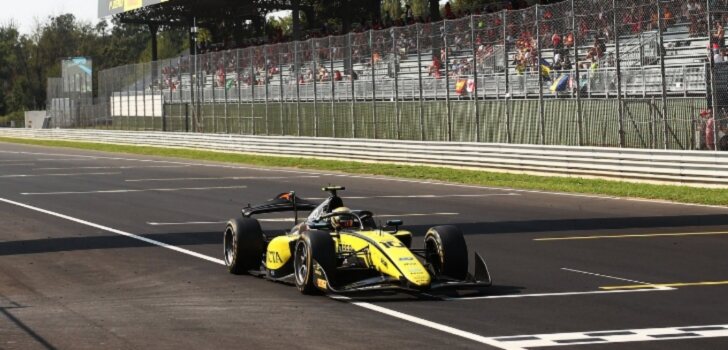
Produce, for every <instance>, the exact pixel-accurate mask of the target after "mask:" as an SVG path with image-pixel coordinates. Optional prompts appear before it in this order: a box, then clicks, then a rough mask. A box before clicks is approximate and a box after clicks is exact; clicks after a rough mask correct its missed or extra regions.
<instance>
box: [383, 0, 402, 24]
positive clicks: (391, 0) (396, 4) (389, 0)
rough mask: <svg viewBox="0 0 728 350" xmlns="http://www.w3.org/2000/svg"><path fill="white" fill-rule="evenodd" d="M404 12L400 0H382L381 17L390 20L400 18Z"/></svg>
mask: <svg viewBox="0 0 728 350" xmlns="http://www.w3.org/2000/svg"><path fill="white" fill-rule="evenodd" d="M403 14H404V10H403V9H402V2H401V1H400V0H382V17H384V18H388V19H390V20H397V19H401V18H402V15H403Z"/></svg>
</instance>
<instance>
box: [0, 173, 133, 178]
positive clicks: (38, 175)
mask: <svg viewBox="0 0 728 350" xmlns="http://www.w3.org/2000/svg"><path fill="white" fill-rule="evenodd" d="M119 174H121V173H66V174H10V175H0V178H16V177H20V178H23V177H44V176H96V175H119Z"/></svg>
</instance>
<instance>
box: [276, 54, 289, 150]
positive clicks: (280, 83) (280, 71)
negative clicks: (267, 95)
mask: <svg viewBox="0 0 728 350" xmlns="http://www.w3.org/2000/svg"><path fill="white" fill-rule="evenodd" d="M282 45H283V44H279V46H278V47H279V48H280V47H283V46H282ZM287 57H289V58H290V52H288V56H287ZM276 66H277V67H278V90H279V91H278V92H279V95H278V102H279V103H280V111H279V112H280V116H279V117H280V119H281V135H286V126H285V123H284V121H283V65H282V64H281V53H280V50H279V51H278V62H277V63H276ZM289 84H290V82H289Z"/></svg>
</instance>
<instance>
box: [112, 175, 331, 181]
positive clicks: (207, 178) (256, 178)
mask: <svg viewBox="0 0 728 350" xmlns="http://www.w3.org/2000/svg"><path fill="white" fill-rule="evenodd" d="M318 177H320V176H318V175H305V176H228V177H171V178H166V179H165V178H159V179H129V180H124V181H126V182H153V181H205V180H271V179H308V178H318Z"/></svg>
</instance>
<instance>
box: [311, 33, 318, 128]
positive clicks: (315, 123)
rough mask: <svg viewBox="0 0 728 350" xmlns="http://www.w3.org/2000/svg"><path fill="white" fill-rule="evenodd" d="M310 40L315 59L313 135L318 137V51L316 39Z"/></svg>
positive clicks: (312, 58)
mask: <svg viewBox="0 0 728 350" xmlns="http://www.w3.org/2000/svg"><path fill="white" fill-rule="evenodd" d="M309 41H311V60H312V61H313V136H314V137H318V113H317V112H318V111H317V109H316V107H317V106H316V104H317V101H316V100H317V99H318V97H317V95H318V90H317V88H316V85H317V84H316V79H317V78H318V77H317V75H318V71H317V69H318V59H317V57H316V56H318V52H317V50H316V45H315V43H314V42H315V41H316V40H314V39H309Z"/></svg>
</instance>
